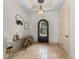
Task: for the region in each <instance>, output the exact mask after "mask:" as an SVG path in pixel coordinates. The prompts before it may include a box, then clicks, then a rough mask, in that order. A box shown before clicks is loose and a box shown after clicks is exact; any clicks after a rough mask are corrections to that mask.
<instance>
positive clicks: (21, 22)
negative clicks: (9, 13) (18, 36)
mask: <svg viewBox="0 0 79 59" xmlns="http://www.w3.org/2000/svg"><path fill="white" fill-rule="evenodd" d="M15 19H16V24H17V25H23V18H22V17H21V16H20V15H16V16H15Z"/></svg>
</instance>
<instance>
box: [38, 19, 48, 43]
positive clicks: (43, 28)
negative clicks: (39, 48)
mask: <svg viewBox="0 0 79 59" xmlns="http://www.w3.org/2000/svg"><path fill="white" fill-rule="evenodd" d="M48 41H49V24H48V21H47V20H45V19H41V20H40V21H39V22H38V42H48Z"/></svg>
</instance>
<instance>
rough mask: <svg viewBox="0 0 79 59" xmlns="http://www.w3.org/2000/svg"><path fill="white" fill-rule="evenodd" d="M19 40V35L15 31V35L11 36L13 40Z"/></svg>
mask: <svg viewBox="0 0 79 59" xmlns="http://www.w3.org/2000/svg"><path fill="white" fill-rule="evenodd" d="M17 40H19V35H18V34H17V33H16V35H14V36H13V41H14V42H16V41H17Z"/></svg>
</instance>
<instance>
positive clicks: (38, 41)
mask: <svg viewBox="0 0 79 59" xmlns="http://www.w3.org/2000/svg"><path fill="white" fill-rule="evenodd" d="M41 21H45V22H47V37H48V39H47V41H45V42H49V23H48V21H47V20H46V19H41V20H40V21H39V22H38V42H44V41H40V40H39V28H40V27H39V23H40V22H41Z"/></svg>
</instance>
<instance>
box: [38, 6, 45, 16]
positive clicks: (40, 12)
mask: <svg viewBox="0 0 79 59" xmlns="http://www.w3.org/2000/svg"><path fill="white" fill-rule="evenodd" d="M43 13H44V11H43V8H42V6H41V5H40V8H39V10H38V14H39V15H42V14H43Z"/></svg>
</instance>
